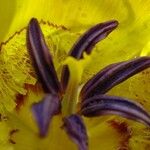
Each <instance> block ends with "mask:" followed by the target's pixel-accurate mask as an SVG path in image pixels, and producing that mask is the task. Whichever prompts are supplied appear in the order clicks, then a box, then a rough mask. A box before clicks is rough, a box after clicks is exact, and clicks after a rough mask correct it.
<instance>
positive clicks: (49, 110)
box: [32, 94, 60, 136]
mask: <svg viewBox="0 0 150 150" xmlns="http://www.w3.org/2000/svg"><path fill="white" fill-rule="evenodd" d="M32 112H33V114H34V117H35V119H36V121H37V124H38V126H39V131H40V135H41V136H45V135H46V134H47V133H48V127H49V124H50V122H51V120H52V117H53V116H54V115H56V114H57V113H58V112H60V100H59V98H58V96H56V95H51V94H48V95H47V96H45V97H44V99H42V100H41V101H40V102H38V103H35V104H33V105H32Z"/></svg>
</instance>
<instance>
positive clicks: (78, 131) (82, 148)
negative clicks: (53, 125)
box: [63, 115, 88, 150]
mask: <svg viewBox="0 0 150 150" xmlns="http://www.w3.org/2000/svg"><path fill="white" fill-rule="evenodd" d="M63 121H64V125H63V128H64V129H65V130H66V132H67V134H68V135H69V136H70V138H71V139H72V140H73V141H74V142H75V143H76V144H77V145H78V149H79V150H87V149H88V136H87V132H86V128H85V125H84V123H83V120H82V118H81V117H80V116H78V115H71V116H69V117H67V118H64V120H63Z"/></svg>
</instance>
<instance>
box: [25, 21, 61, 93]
mask: <svg viewBox="0 0 150 150" xmlns="http://www.w3.org/2000/svg"><path fill="white" fill-rule="evenodd" d="M27 47H28V51H29V54H30V56H31V59H32V62H33V65H34V68H35V70H36V73H37V76H38V78H39V79H40V82H41V84H42V86H43V89H44V91H45V92H47V93H52V94H57V93H59V92H60V84H59V81H58V78H57V74H56V71H55V68H54V65H53V61H52V57H51V55H50V54H49V49H48V47H47V45H46V43H45V40H44V36H43V34H42V32H41V29H40V26H39V24H38V21H37V20H36V19H34V18H33V19H32V20H31V21H30V23H29V27H28V30H27Z"/></svg>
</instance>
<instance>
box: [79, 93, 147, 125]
mask: <svg viewBox="0 0 150 150" xmlns="http://www.w3.org/2000/svg"><path fill="white" fill-rule="evenodd" d="M81 114H83V115H84V116H87V117H94V116H100V115H106V114H117V115H120V116H123V117H126V118H129V119H132V120H136V121H139V122H142V123H144V124H146V125H148V126H150V115H149V114H148V113H147V112H146V110H144V108H143V107H142V105H140V104H138V103H136V102H134V101H131V100H128V99H124V98H121V97H115V96H108V95H98V96H94V97H91V98H89V99H86V100H85V101H84V102H83V103H82V106H81Z"/></svg>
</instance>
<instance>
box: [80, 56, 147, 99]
mask: <svg viewBox="0 0 150 150" xmlns="http://www.w3.org/2000/svg"><path fill="white" fill-rule="evenodd" d="M148 67H150V57H140V58H136V59H133V60H131V61H126V62H122V63H118V64H112V65H110V66H108V67H106V68H104V69H103V70H102V71H100V72H99V73H97V74H96V75H95V76H94V77H93V78H91V79H90V80H89V81H88V82H87V83H86V84H85V85H84V87H83V88H82V90H81V93H80V95H81V98H82V99H86V98H88V97H91V96H94V95H97V94H104V93H106V92H107V91H109V90H110V89H111V88H113V87H114V86H116V85H117V84H119V83H121V82H123V81H124V80H126V79H128V78H129V77H131V76H133V75H135V74H137V73H139V72H141V71H143V70H144V69H146V68H148Z"/></svg>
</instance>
